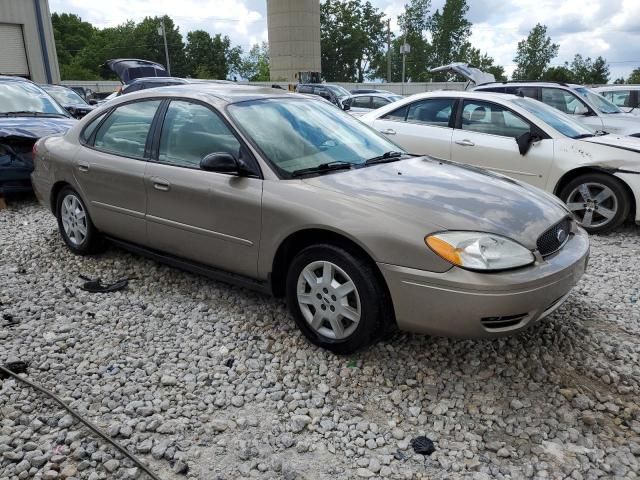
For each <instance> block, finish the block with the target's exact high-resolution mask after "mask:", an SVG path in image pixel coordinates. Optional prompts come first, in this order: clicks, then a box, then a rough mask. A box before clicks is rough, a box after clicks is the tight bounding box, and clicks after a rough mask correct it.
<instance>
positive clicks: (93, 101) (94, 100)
mask: <svg viewBox="0 0 640 480" xmlns="http://www.w3.org/2000/svg"><path fill="white" fill-rule="evenodd" d="M97 104H98V101H97V100H96V99H94V98H92V99H91V100H89V105H97Z"/></svg>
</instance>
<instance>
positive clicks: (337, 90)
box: [325, 85, 351, 98]
mask: <svg viewBox="0 0 640 480" xmlns="http://www.w3.org/2000/svg"><path fill="white" fill-rule="evenodd" d="M325 87H327V88H328V89H329V90H331V91H332V92H333V94H334V95H335V96H336V97H338V98H342V97H348V96H351V94H350V93H349V92H348V91H347V90H346V89H344V88H342V87H341V86H339V85H325Z"/></svg>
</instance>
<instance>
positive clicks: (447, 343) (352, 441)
mask: <svg viewBox="0 0 640 480" xmlns="http://www.w3.org/2000/svg"><path fill="white" fill-rule="evenodd" d="M592 245H593V247H592V257H591V261H590V265H589V269H588V272H587V274H586V275H585V277H584V279H583V280H582V282H581V283H580V284H579V285H578V287H577V288H576V289H575V291H574V294H573V295H572V296H571V297H570V299H569V300H568V301H567V303H566V304H565V305H564V306H563V307H561V308H560V309H559V311H558V312H557V313H556V314H554V315H553V316H551V317H550V318H548V319H547V320H545V321H543V322H541V323H540V324H538V325H537V326H535V327H533V328H532V329H530V330H528V331H526V332H524V333H523V334H521V335H519V336H516V337H511V338H504V339H498V340H484V341H470V340H451V339H442V338H432V337H427V336H417V335H408V334H398V335H396V336H395V337H394V338H393V339H391V340H389V341H387V342H385V343H380V344H378V345H376V346H374V347H372V348H371V349H369V350H368V351H365V352H362V353H359V354H357V355H353V356H351V357H346V358H345V357H337V356H334V355H332V354H330V353H328V352H326V351H323V350H320V349H317V348H315V347H313V346H311V345H309V344H308V343H307V342H306V341H305V340H304V339H303V337H302V336H301V334H300V333H298V331H297V329H296V328H295V325H294V323H293V321H292V320H291V319H290V318H289V316H288V315H287V313H286V309H285V307H284V305H283V303H282V302H281V301H277V300H274V299H271V298H269V297H266V296H262V295H259V294H256V293H253V292H249V291H246V290H243V289H239V288H236V287H230V286H228V285H225V284H222V283H216V282H212V281H210V280H207V279H204V278H201V277H198V276H195V275H191V274H188V273H184V272H181V271H178V270H175V269H172V268H169V267H166V266H163V265H160V264H158V263H154V262H152V261H149V260H145V259H142V258H139V257H136V256H134V255H131V254H128V253H126V252H123V251H121V250H118V249H115V248H111V249H109V250H108V251H107V252H106V253H104V254H102V255H100V256H96V257H87V258H83V257H78V256H74V255H73V254H71V253H70V252H69V251H68V250H67V249H66V248H65V247H64V245H63V243H62V241H61V239H60V238H59V236H58V234H57V231H56V225H55V220H54V218H53V217H52V216H51V215H50V213H49V212H47V211H45V210H44V209H43V208H42V207H40V206H38V205H36V204H35V203H34V202H33V201H29V200H27V201H20V202H15V203H12V204H11V206H10V208H9V209H7V210H2V211H0V345H1V347H0V364H4V363H6V362H7V361H11V360H16V359H20V360H24V361H27V362H29V378H31V379H33V380H35V381H37V382H39V383H41V384H43V385H44V386H46V387H47V388H49V389H51V390H52V391H53V392H55V393H56V394H57V395H59V396H61V397H63V398H64V399H66V400H67V401H68V402H69V403H70V404H71V405H72V406H74V407H75V408H76V409H78V410H80V411H81V412H83V413H84V414H85V415H86V416H87V417H88V418H89V419H91V420H92V421H94V422H95V423H96V424H98V425H99V426H100V427H101V428H102V429H103V430H104V431H106V432H108V434H109V435H111V436H112V437H114V438H115V439H117V440H118V441H119V442H120V443H122V444H123V445H125V446H126V447H127V448H128V449H129V450H130V451H131V452H133V453H134V454H136V455H137V456H139V457H140V458H141V459H143V460H144V461H145V462H148V464H149V465H150V466H151V468H152V469H153V470H154V471H156V472H157V473H158V474H159V475H160V476H161V477H162V478H163V479H181V478H200V479H203V480H205V479H206V480H211V479H230V478H247V477H251V478H264V479H268V478H284V479H313V478H326V479H334V478H339V479H342V478H370V477H382V478H397V479H401V478H406V479H409V478H425V479H426V478H451V479H462V478H464V479H467V478H468V479H474V480H483V479H507V478H511V479H519V478H541V479H542V478H551V479H556V478H557V479H565V478H571V479H576V480H579V479H595V478H637V477H638V475H639V472H640V458H639V456H640V400H639V399H640V369H639V367H640V337H639V336H638V335H639V334H640V305H639V304H638V299H639V297H640V291H639V288H640V229H638V228H637V227H635V226H628V227H625V228H623V229H621V230H619V231H618V232H616V233H614V234H611V235H608V236H600V237H598V236H596V237H593V238H592ZM79 274H85V275H87V276H89V277H102V278H103V280H105V281H110V280H116V279H119V278H121V277H125V276H126V277H137V280H134V281H132V282H131V283H130V285H129V287H128V289H127V290H124V291H120V292H116V293H111V294H91V293H88V292H85V291H83V290H81V289H80V288H79V285H80V283H81V281H80V280H79V279H78V275H79ZM10 319H12V320H10ZM419 435H425V436H427V437H429V438H430V439H431V440H433V442H434V444H435V448H436V451H435V453H433V454H432V455H431V456H427V457H424V456H422V455H418V454H415V453H413V450H412V449H411V447H410V441H411V439H412V438H415V437H416V436H419ZM0 478H2V479H5V478H7V479H13V478H18V479H25V478H38V479H48V480H57V479H65V478H67V479H90V480H98V479H107V478H109V479H112V478H115V479H136V478H143V475H142V473H141V472H140V471H139V470H138V469H137V468H135V466H134V465H133V464H131V462H130V461H129V460H127V459H126V458H123V456H122V455H120V454H118V453H116V452H115V451H114V450H113V449H112V448H110V446H109V445H108V444H106V443H105V442H104V441H102V440H100V439H98V438H96V437H95V436H93V435H92V434H91V432H90V431H88V430H87V429H85V428H83V426H82V425H81V424H79V423H77V422H76V421H75V420H74V419H73V418H72V417H70V416H67V415H66V413H65V412H64V411H63V410H62V409H60V408H59V407H58V406H56V405H55V404H54V403H52V402H51V401H50V400H48V399H46V398H45V397H43V396H42V395H40V394H38V393H36V392H34V391H33V390H31V389H30V388H27V387H25V386H24V385H22V384H21V383H16V382H15V381H14V380H0Z"/></svg>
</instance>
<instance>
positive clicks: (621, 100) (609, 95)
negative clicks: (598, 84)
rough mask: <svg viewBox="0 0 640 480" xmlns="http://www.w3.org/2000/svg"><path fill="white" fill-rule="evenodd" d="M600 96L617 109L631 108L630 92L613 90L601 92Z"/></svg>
mask: <svg viewBox="0 0 640 480" xmlns="http://www.w3.org/2000/svg"><path fill="white" fill-rule="evenodd" d="M602 95H603V96H604V97H605V98H606V99H607V100H609V101H610V102H612V103H613V104H614V105H616V106H617V107H630V106H631V90H613V91H611V92H603V93H602Z"/></svg>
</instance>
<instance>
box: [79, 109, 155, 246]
mask: <svg viewBox="0 0 640 480" xmlns="http://www.w3.org/2000/svg"><path fill="white" fill-rule="evenodd" d="M159 105H160V101H159V100H151V101H140V102H134V103H129V104H125V105H122V106H120V107H118V108H116V109H115V110H114V111H113V112H112V113H111V114H110V115H109V117H107V118H106V120H105V121H104V122H103V123H102V124H101V125H100V126H99V127H98V129H97V131H96V132H95V139H93V140H91V142H90V143H93V147H92V148H89V147H87V146H84V147H82V148H81V150H80V151H79V152H78V155H77V156H76V158H75V162H76V165H75V168H76V179H77V180H78V183H79V185H80V187H81V189H82V190H83V195H84V197H85V198H86V199H87V201H88V202H89V204H90V207H89V208H90V209H91V216H92V219H93V221H94V223H95V225H96V227H97V228H98V229H99V230H101V231H103V232H105V233H107V234H109V235H113V236H114V237H118V238H121V239H123V240H128V241H131V242H135V243H139V244H142V245H146V243H147V236H146V225H145V220H144V215H145V212H146V209H147V196H146V192H145V187H144V172H145V166H146V163H147V162H146V159H145V151H146V144H147V137H148V134H149V130H150V128H151V124H152V122H153V119H154V117H155V114H156V111H157V109H158V106H159ZM97 122H98V123H99V120H97ZM92 127H93V126H90V127H89V128H88V130H91V132H92V131H93V130H92ZM93 128H95V127H93ZM85 133H86V132H85ZM91 135H92V134H91V133H89V136H91Z"/></svg>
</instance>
